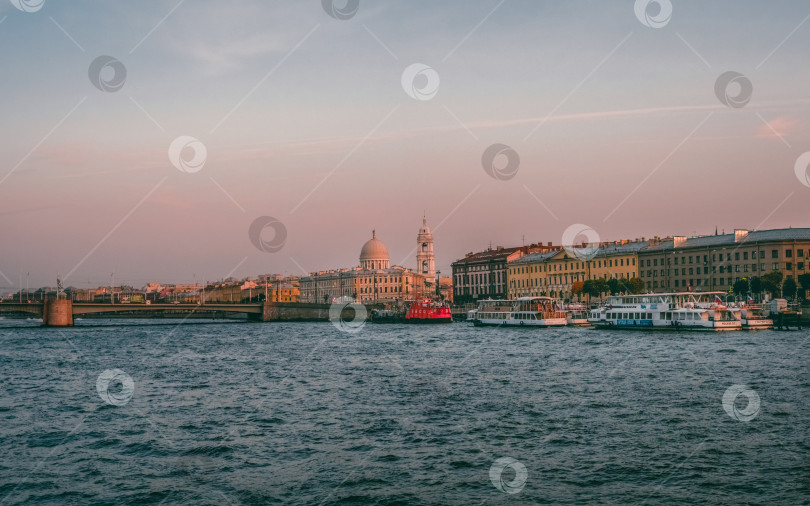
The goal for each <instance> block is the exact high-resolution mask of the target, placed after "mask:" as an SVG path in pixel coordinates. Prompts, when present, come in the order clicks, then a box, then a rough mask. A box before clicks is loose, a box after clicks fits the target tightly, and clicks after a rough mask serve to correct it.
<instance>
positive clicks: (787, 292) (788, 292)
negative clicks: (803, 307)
mask: <svg viewBox="0 0 810 506" xmlns="http://www.w3.org/2000/svg"><path fill="white" fill-rule="evenodd" d="M797 289H798V286H797V285H796V280H794V279H793V278H792V277H790V278H787V279H786V280H785V282H784V283H782V295H783V296H785V297H787V298H789V299H790V300H794V299H795V298H796V290H797Z"/></svg>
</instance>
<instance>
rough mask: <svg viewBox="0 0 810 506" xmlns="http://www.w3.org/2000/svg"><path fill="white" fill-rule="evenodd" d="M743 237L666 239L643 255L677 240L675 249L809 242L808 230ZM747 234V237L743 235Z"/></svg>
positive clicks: (667, 247) (759, 232) (752, 233)
mask: <svg viewBox="0 0 810 506" xmlns="http://www.w3.org/2000/svg"><path fill="white" fill-rule="evenodd" d="M741 232H743V234H742V235H743V236H744V237H742V238H741V239H740V240H739V241H736V240H735V237H736V236H737V234H735V233H731V234H720V235H704V236H698V237H685V238H683V237H682V238H675V239H673V238H668V239H665V240H663V241H661V242H658V243H654V242H653V243H651V244H650V246H649V247H647V248H645V249H644V252H645V253H654V252H657V251H668V250H672V249H676V248H675V240H676V239H678V241H679V245H678V247H677V249H679V250H680V249H688V248H711V247H724V246H733V245H735V244H745V243H756V242H768V241H790V240H794V239H796V240H803V241H808V240H810V228H781V229H774V230H753V231H750V232H748V231H741ZM745 232H747V235H744V233H745Z"/></svg>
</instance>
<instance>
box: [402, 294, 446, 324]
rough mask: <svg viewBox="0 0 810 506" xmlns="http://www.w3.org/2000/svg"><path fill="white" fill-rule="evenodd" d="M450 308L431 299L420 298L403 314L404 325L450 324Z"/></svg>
mask: <svg viewBox="0 0 810 506" xmlns="http://www.w3.org/2000/svg"><path fill="white" fill-rule="evenodd" d="M452 321H453V315H452V314H451V313H450V308H449V307H448V306H447V305H446V304H443V303H441V302H437V301H435V300H433V299H428V298H422V299H417V300H415V301H413V302H412V303H411V307H409V308H408V312H407V313H406V314H405V323H451V322H452Z"/></svg>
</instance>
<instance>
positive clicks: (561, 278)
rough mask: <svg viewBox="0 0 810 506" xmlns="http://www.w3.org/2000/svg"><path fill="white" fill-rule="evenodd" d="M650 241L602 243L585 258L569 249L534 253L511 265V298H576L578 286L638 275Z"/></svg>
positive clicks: (509, 288)
mask: <svg viewBox="0 0 810 506" xmlns="http://www.w3.org/2000/svg"><path fill="white" fill-rule="evenodd" d="M647 244H648V243H647V242H646V241H643V240H642V241H628V240H624V241H618V242H612V243H607V242H606V243H602V244H600V246H599V249H598V250H597V251H596V252H595V254H594V256H593V258H590V259H589V260H588V259H586V258H589V257H590V256H591V255H587V256H586V255H582V256H583V257H585V258H578V257H577V256H572V255H570V254H569V252H568V251H566V250H564V249H563V250H558V251H548V252H543V253H532V254H528V255H525V256H523V257H521V258H516V259H514V260H512V261H510V262H508V268H507V282H508V291H507V298H510V299H514V298H517V297H527V296H547V297H555V298H560V299H569V298H571V297H572V293H571V290H572V288H573V286H574V284H575V283H578V282H581V283H584V282H585V281H586V280H589V279H599V278H602V279H611V278H613V279H619V280H621V279H630V278H633V277H637V276H638V263H639V261H638V254H639V251H641V250H642V249H643V248H645V247H646V246H647Z"/></svg>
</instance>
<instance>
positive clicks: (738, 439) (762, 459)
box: [0, 320, 810, 504]
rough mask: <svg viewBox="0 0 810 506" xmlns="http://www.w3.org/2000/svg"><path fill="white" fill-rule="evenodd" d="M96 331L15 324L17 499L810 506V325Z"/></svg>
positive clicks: (8, 397)
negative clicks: (699, 329)
mask: <svg viewBox="0 0 810 506" xmlns="http://www.w3.org/2000/svg"><path fill="white" fill-rule="evenodd" d="M90 322H92V325H89V324H88V323H90ZM78 323H79V324H78V325H77V326H76V327H73V328H69V329H62V330H57V329H44V328H40V327H38V326H37V325H36V324H33V323H26V322H21V321H10V320H2V321H0V326H5V328H0V417H2V418H1V419H2V426H0V446H1V447H2V449H3V451H2V452H1V453H0V501H2V503H3V504H16V503H24V502H30V503H50V504H85V503H115V504H121V503H136V504H147V503H160V502H163V504H177V503H195V504H228V503H230V504H240V503H247V504H255V503H262V504H266V503H290V504H332V503H341V504H490V503H493V504H501V503H503V504H506V503H527V504H528V503H536V504H585V503H589V504H592V503H616V504H627V503H645V502H646V503H649V504H694V503H723V504H757V503H761V504H764V503H770V504H808V503H809V502H810V499H808V498H809V497H810V457H808V454H810V436H808V428H809V427H810V403H808V399H810V375H809V374H808V347H809V346H810V334H809V333H808V332H807V331H804V332H772V331H767V332H757V333H742V332H736V333H727V334H669V333H667V334H647V333H643V332H638V333H637V332H623V333H615V332H614V333H611V332H605V331H596V330H591V329H549V330H541V329H478V328H473V327H470V326H468V325H467V324H461V323H456V324H453V325H448V326H440V327H425V326H404V325H403V326H400V325H372V324H368V325H366V326H365V327H364V328H363V329H362V330H361V331H360V332H359V333H355V334H351V333H346V332H341V331H339V330H338V329H336V328H335V327H334V326H332V325H331V324H328V323H324V324H304V323H300V324H299V323H294V324H293V323H291V324H269V323H268V324H250V323H188V322H186V323H184V324H182V325H176V324H174V323H171V324H168V325H166V324H162V325H149V324H144V322H143V321H140V320H139V321H122V320H116V321H99V320H92V321H87V322H78ZM100 324H102V325H100ZM116 369H118V370H120V372H116V371H114V370H116ZM108 370H112V372H109V373H107V375H106V376H102V379H101V380H99V376H100V375H102V373H103V372H104V371H108ZM104 378H107V379H106V380H105V379H104ZM127 378H131V379H132V382H131V385H130V386H131V387H132V388H131V389H128V379H127ZM105 382H107V383H108V384H105ZM97 383H101V384H100V385H97ZM734 385H744V386H746V387H747V388H745V389H744V390H741V389H742V388H743V387H736V388H737V390H731V394H730V395H731V397H730V399H731V402H730V403H728V402H727V403H726V406H725V407H724V404H723V397H724V394H725V393H726V392H727V391H728V389H729V388H730V387H733V386H734ZM100 389H101V390H100ZM100 391H101V394H100ZM740 392H742V393H740ZM727 397H728V395H727ZM735 397H736V402H735ZM756 398H758V402H759V406H758V410H757V406H756V401H757V399H756ZM747 402H749V403H748V404H747ZM751 403H753V404H751ZM746 420H747V421H746ZM504 458H508V459H510V460H499V459H504ZM493 464H495V465H494V466H493ZM499 464H500V467H499ZM499 469H501V470H502V472H500V473H499ZM509 492H514V493H511V494H510V493H509Z"/></svg>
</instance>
